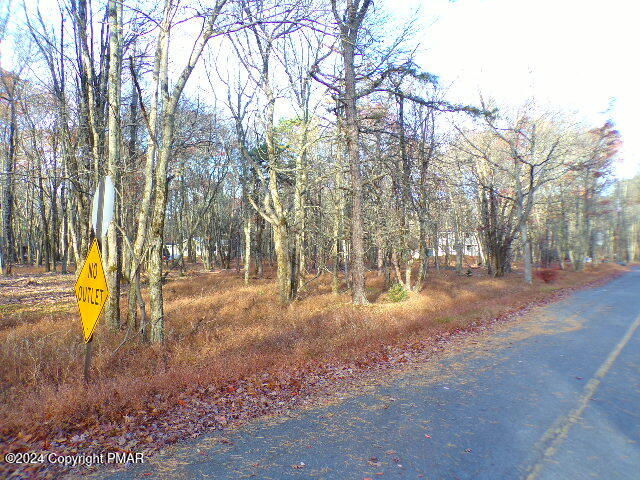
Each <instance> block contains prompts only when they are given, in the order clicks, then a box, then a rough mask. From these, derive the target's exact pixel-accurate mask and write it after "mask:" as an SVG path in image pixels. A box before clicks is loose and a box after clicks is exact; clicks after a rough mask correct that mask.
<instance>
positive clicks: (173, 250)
mask: <svg viewBox="0 0 640 480" xmlns="http://www.w3.org/2000/svg"><path fill="white" fill-rule="evenodd" d="M187 244H188V242H187V240H185V241H183V242H182V248H180V244H179V243H165V244H164V249H165V251H164V253H163V255H164V256H165V257H167V259H168V260H177V259H178V258H180V253H181V252H184V255H185V256H186V255H187V254H188V246H187ZM193 248H194V250H195V254H196V257H202V254H203V253H204V248H205V247H204V241H203V240H202V238H199V237H196V238H194V239H193Z"/></svg>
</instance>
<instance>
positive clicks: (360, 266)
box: [331, 0, 373, 305]
mask: <svg viewBox="0 0 640 480" xmlns="http://www.w3.org/2000/svg"><path fill="white" fill-rule="evenodd" d="M372 3H373V2H372V0H347V1H346V6H345V8H344V11H343V12H339V11H338V6H337V0H331V10H332V12H333V17H334V20H335V22H336V25H337V27H338V30H339V38H340V53H341V55H342V63H343V68H344V78H343V91H342V92H341V93H342V95H341V97H342V98H341V100H342V102H343V104H344V130H345V132H344V133H345V138H346V142H347V156H348V158H349V173H350V176H351V195H352V197H351V201H352V204H351V249H352V260H351V263H352V264H351V274H352V276H353V303H354V304H356V305H365V304H367V303H369V302H368V300H367V297H366V295H365V289H364V283H365V275H364V274H365V267H364V226H363V218H362V172H361V171H360V147H359V125H358V124H359V122H358V110H357V106H356V102H357V99H358V94H357V91H356V47H357V45H358V35H359V34H360V31H361V28H362V23H363V21H364V19H365V16H366V15H367V11H368V10H369V7H370V6H371V4H372Z"/></svg>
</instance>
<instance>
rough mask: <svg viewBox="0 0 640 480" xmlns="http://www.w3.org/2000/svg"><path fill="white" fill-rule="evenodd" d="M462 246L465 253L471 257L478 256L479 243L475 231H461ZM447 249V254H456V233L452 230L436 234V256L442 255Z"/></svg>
mask: <svg viewBox="0 0 640 480" xmlns="http://www.w3.org/2000/svg"><path fill="white" fill-rule="evenodd" d="M461 237H462V245H461V246H462V248H463V252H464V254H465V255H470V256H472V257H478V256H480V245H479V244H478V237H477V235H476V234H475V233H463V234H462V235H461ZM447 250H448V251H449V255H456V253H457V245H456V235H455V233H454V232H440V233H439V235H438V256H444V255H446V254H447Z"/></svg>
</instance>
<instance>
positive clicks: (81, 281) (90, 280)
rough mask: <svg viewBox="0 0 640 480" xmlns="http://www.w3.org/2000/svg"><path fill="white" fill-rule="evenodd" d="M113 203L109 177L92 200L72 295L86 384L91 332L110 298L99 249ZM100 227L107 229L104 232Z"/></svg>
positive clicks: (111, 212) (103, 181)
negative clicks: (90, 232)
mask: <svg viewBox="0 0 640 480" xmlns="http://www.w3.org/2000/svg"><path fill="white" fill-rule="evenodd" d="M114 200H115V189H114V188H113V182H111V178H110V177H106V178H103V179H101V180H100V182H99V185H98V187H97V189H96V193H95V196H94V199H93V211H92V215H91V220H92V222H91V223H92V224H93V229H94V234H95V237H94V239H93V242H91V247H90V248H89V252H88V253H87V257H86V258H85V261H84V265H83V266H82V269H81V271H80V275H78V278H77V280H76V285H75V294H76V300H77V302H78V309H79V310H80V319H81V320H82V332H83V335H84V341H85V345H86V346H85V355H84V381H85V383H89V371H90V367H91V349H92V340H93V330H94V329H95V326H96V324H97V323H98V318H99V317H100V315H101V313H102V309H103V308H104V305H105V303H106V302H107V298H109V287H108V286H107V279H106V276H105V274H104V267H103V265H102V254H101V252H100V247H101V244H102V238H103V230H104V232H106V231H107V229H108V228H109V223H110V222H111V220H112V219H113V205H114ZM103 226H106V228H104V229H103Z"/></svg>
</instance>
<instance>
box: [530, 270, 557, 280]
mask: <svg viewBox="0 0 640 480" xmlns="http://www.w3.org/2000/svg"><path fill="white" fill-rule="evenodd" d="M534 275H535V276H536V278H539V279H540V280H542V281H543V282H544V283H553V282H555V281H556V280H557V279H558V275H559V271H558V270H554V269H551V268H541V269H540V270H536V272H535V274H534Z"/></svg>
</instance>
